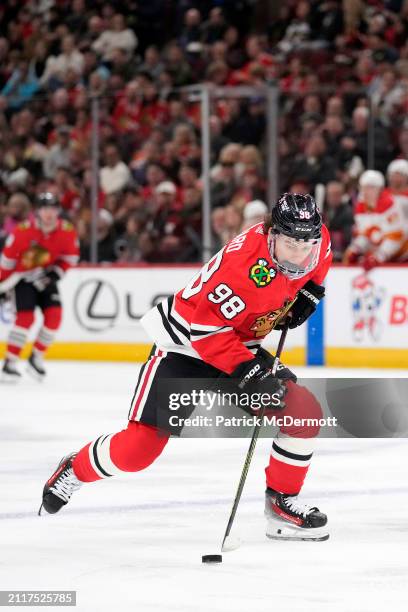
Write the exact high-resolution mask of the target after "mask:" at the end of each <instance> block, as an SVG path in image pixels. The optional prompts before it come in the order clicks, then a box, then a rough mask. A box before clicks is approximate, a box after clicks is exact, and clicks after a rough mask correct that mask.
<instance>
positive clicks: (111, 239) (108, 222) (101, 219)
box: [80, 208, 116, 263]
mask: <svg viewBox="0 0 408 612" xmlns="http://www.w3.org/2000/svg"><path fill="white" fill-rule="evenodd" d="M97 236H98V238H97V239H98V243H97V244H98V263H104V262H106V263H109V262H113V261H116V252H115V241H116V236H115V233H114V229H113V216H112V214H111V213H110V212H109V211H108V210H106V209H104V208H101V209H100V210H99V213H98V225H97ZM80 237H81V236H80ZM80 260H81V261H91V246H90V226H89V225H88V227H87V229H86V232H85V236H84V237H83V239H82V240H81V239H80Z"/></svg>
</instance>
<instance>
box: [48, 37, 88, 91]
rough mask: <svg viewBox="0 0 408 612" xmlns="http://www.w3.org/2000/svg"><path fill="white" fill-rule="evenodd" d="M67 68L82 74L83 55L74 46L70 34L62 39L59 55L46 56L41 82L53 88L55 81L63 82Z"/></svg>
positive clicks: (73, 40) (73, 39)
mask: <svg viewBox="0 0 408 612" xmlns="http://www.w3.org/2000/svg"><path fill="white" fill-rule="evenodd" d="M68 68H72V69H73V70H74V71H75V72H76V73H77V74H82V70H83V68H84V56H83V55H82V53H81V52H80V51H78V49H77V48H76V46H75V37H74V36H73V35H72V34H68V35H67V36H64V38H63V39H62V43H61V53H60V55H57V56H54V55H51V56H50V57H49V58H48V60H47V63H46V65H45V70H44V72H43V75H42V77H41V84H42V85H43V86H45V87H49V86H51V87H52V88H53V89H55V87H56V85H57V83H59V84H61V83H62V82H63V80H64V75H65V73H66V71H67V70H68ZM50 81H53V82H54V85H53V84H52V83H51V84H50Z"/></svg>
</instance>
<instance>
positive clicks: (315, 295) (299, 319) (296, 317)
mask: <svg viewBox="0 0 408 612" xmlns="http://www.w3.org/2000/svg"><path fill="white" fill-rule="evenodd" d="M324 291H325V290H324V287H323V286H322V285H317V284H316V283H314V282H313V281H311V280H310V281H307V283H306V285H304V287H302V288H301V289H300V290H299V291H298V293H297V298H296V302H295V303H294V304H293V306H292V308H291V309H290V310H289V312H288V315H289V317H290V323H289V329H294V328H295V327H299V325H302V324H303V323H304V322H305V321H306V319H308V318H309V317H310V316H311V315H312V314H313V313H314V311H315V310H316V308H317V305H318V304H319V302H320V300H321V299H323V298H324ZM289 313H290V314H289ZM280 325H282V323H281V324H280ZM277 327H278V329H279V328H280V326H279V325H278V326H277Z"/></svg>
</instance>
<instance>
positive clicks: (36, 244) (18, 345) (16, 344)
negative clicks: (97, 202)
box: [0, 192, 79, 382]
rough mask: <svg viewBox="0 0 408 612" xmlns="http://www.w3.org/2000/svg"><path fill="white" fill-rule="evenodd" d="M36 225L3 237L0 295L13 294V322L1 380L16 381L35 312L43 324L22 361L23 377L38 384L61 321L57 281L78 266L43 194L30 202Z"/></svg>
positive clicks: (54, 207) (70, 233)
mask: <svg viewBox="0 0 408 612" xmlns="http://www.w3.org/2000/svg"><path fill="white" fill-rule="evenodd" d="M35 207H36V219H35V220H34V221H25V222H24V223H21V224H20V225H18V226H17V227H16V229H15V230H14V231H13V232H12V233H11V234H10V235H9V236H8V238H7V240H6V244H5V247H4V249H3V252H2V254H1V257H0V294H1V295H3V297H4V296H6V295H7V294H8V293H9V292H13V293H14V301H15V307H16V318H15V321H14V325H13V327H12V329H11V331H10V334H9V337H8V340H7V348H6V358H5V361H4V364H3V368H2V373H1V378H2V381H4V382H17V381H18V380H19V379H20V378H21V373H20V372H19V369H18V365H17V363H18V359H19V357H20V353H21V351H22V349H23V347H24V345H25V343H26V340H27V336H28V333H29V330H30V328H31V326H32V324H33V322H34V311H35V308H36V307H39V308H40V309H41V310H42V314H43V322H42V326H41V328H40V330H39V332H38V335H37V338H36V339H35V341H34V345H33V350H32V353H31V355H30V357H29V359H28V365H27V368H28V371H29V372H30V373H31V374H32V375H33V376H34V377H35V378H37V379H38V380H41V379H43V378H44V376H45V374H46V372H45V369H44V364H43V355H44V353H45V351H46V350H47V348H48V347H49V346H50V344H51V343H52V341H53V339H54V335H55V333H56V332H57V330H58V328H59V326H60V323H61V316H62V305H61V300H60V295H59V291H58V281H59V280H61V278H62V277H63V275H64V274H65V272H66V271H67V270H68V268H70V267H71V266H72V265H74V264H76V263H77V261H78V256H79V250H78V240H77V235H76V232H75V230H74V227H73V226H72V224H71V223H69V222H67V221H64V220H61V219H59V218H58V216H59V202H58V200H57V198H56V197H55V196H54V195H53V194H52V193H49V192H45V193H41V194H40V195H39V196H38V197H37V199H36V202H35Z"/></svg>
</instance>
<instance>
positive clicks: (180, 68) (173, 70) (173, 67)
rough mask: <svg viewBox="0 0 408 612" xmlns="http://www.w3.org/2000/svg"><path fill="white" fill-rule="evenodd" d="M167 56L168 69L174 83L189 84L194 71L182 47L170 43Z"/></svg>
mask: <svg viewBox="0 0 408 612" xmlns="http://www.w3.org/2000/svg"><path fill="white" fill-rule="evenodd" d="M165 58H166V71H167V72H168V73H169V74H170V75H171V77H172V80H173V85H174V86H175V87H182V86H183V85H189V84H190V83H191V80H192V72H191V68H190V66H189V64H188V62H187V61H186V59H185V57H184V54H183V50H182V48H181V47H179V45H177V44H174V43H173V44H171V45H169V46H168V47H167V51H166V54H165Z"/></svg>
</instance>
